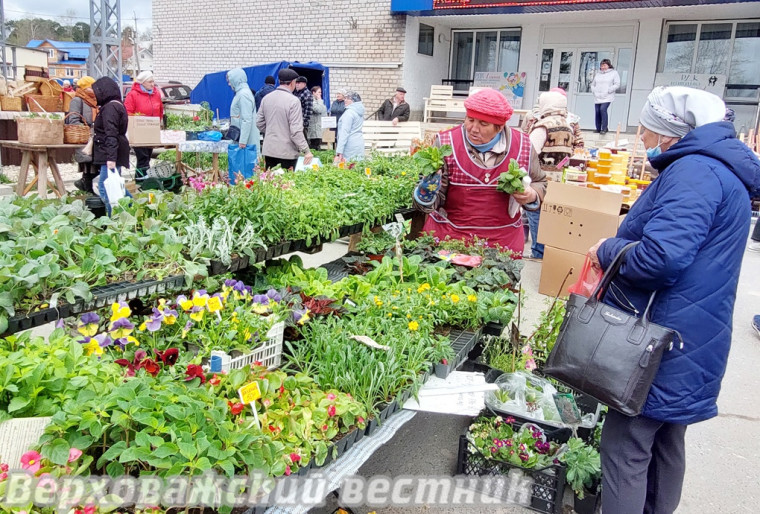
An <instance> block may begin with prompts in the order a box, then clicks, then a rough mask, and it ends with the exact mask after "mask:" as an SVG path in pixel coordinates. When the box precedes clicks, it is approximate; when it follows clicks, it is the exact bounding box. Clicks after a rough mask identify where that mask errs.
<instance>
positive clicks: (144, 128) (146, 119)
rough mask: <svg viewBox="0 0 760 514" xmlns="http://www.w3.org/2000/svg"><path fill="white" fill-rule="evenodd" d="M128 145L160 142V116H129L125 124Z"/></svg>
mask: <svg viewBox="0 0 760 514" xmlns="http://www.w3.org/2000/svg"><path fill="white" fill-rule="evenodd" d="M127 139H129V145H130V146H140V145H157V144H161V118H159V117H157V116H130V117H129V125H128V126H127Z"/></svg>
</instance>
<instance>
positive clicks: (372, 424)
mask: <svg viewBox="0 0 760 514" xmlns="http://www.w3.org/2000/svg"><path fill="white" fill-rule="evenodd" d="M379 428H380V420H379V419H378V418H372V419H370V420H369V421H368V422H367V429H366V430H365V435H366V436H367V437H370V436H371V435H372V434H374V433H375V432H377V430H378V429H379Z"/></svg>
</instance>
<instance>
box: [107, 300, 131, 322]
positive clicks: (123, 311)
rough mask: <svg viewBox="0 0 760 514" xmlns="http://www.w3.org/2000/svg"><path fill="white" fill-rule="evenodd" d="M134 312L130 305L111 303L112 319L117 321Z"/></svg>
mask: <svg viewBox="0 0 760 514" xmlns="http://www.w3.org/2000/svg"><path fill="white" fill-rule="evenodd" d="M131 314H132V310H131V309H130V308H129V307H128V306H126V305H125V306H123V307H122V306H121V304H119V303H114V304H113V305H111V321H116V320H117V319H121V318H128V317H129V316H130V315H131Z"/></svg>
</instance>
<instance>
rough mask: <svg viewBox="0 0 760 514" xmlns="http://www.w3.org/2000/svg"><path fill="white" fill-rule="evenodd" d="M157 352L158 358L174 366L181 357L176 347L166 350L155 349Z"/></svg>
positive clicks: (167, 364)
mask: <svg viewBox="0 0 760 514" xmlns="http://www.w3.org/2000/svg"><path fill="white" fill-rule="evenodd" d="M153 353H155V354H156V358H157V359H159V360H160V361H161V362H162V363H163V364H164V365H165V366H174V365H175V364H176V363H177V359H178V358H179V350H178V349H176V348H169V349H168V350H165V351H163V352H162V351H159V350H153Z"/></svg>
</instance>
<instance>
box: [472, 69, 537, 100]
mask: <svg viewBox="0 0 760 514" xmlns="http://www.w3.org/2000/svg"><path fill="white" fill-rule="evenodd" d="M525 77H526V74H525V73H524V72H523V73H520V72H516V73H515V72H512V73H510V72H504V73H499V72H486V71H479V72H476V73H475V81H474V83H473V87H490V88H493V89H496V90H498V91H500V92H501V94H503V95H504V96H506V97H507V100H509V103H511V104H512V107H513V108H515V109H522V108H523V96H524V95H525Z"/></svg>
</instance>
